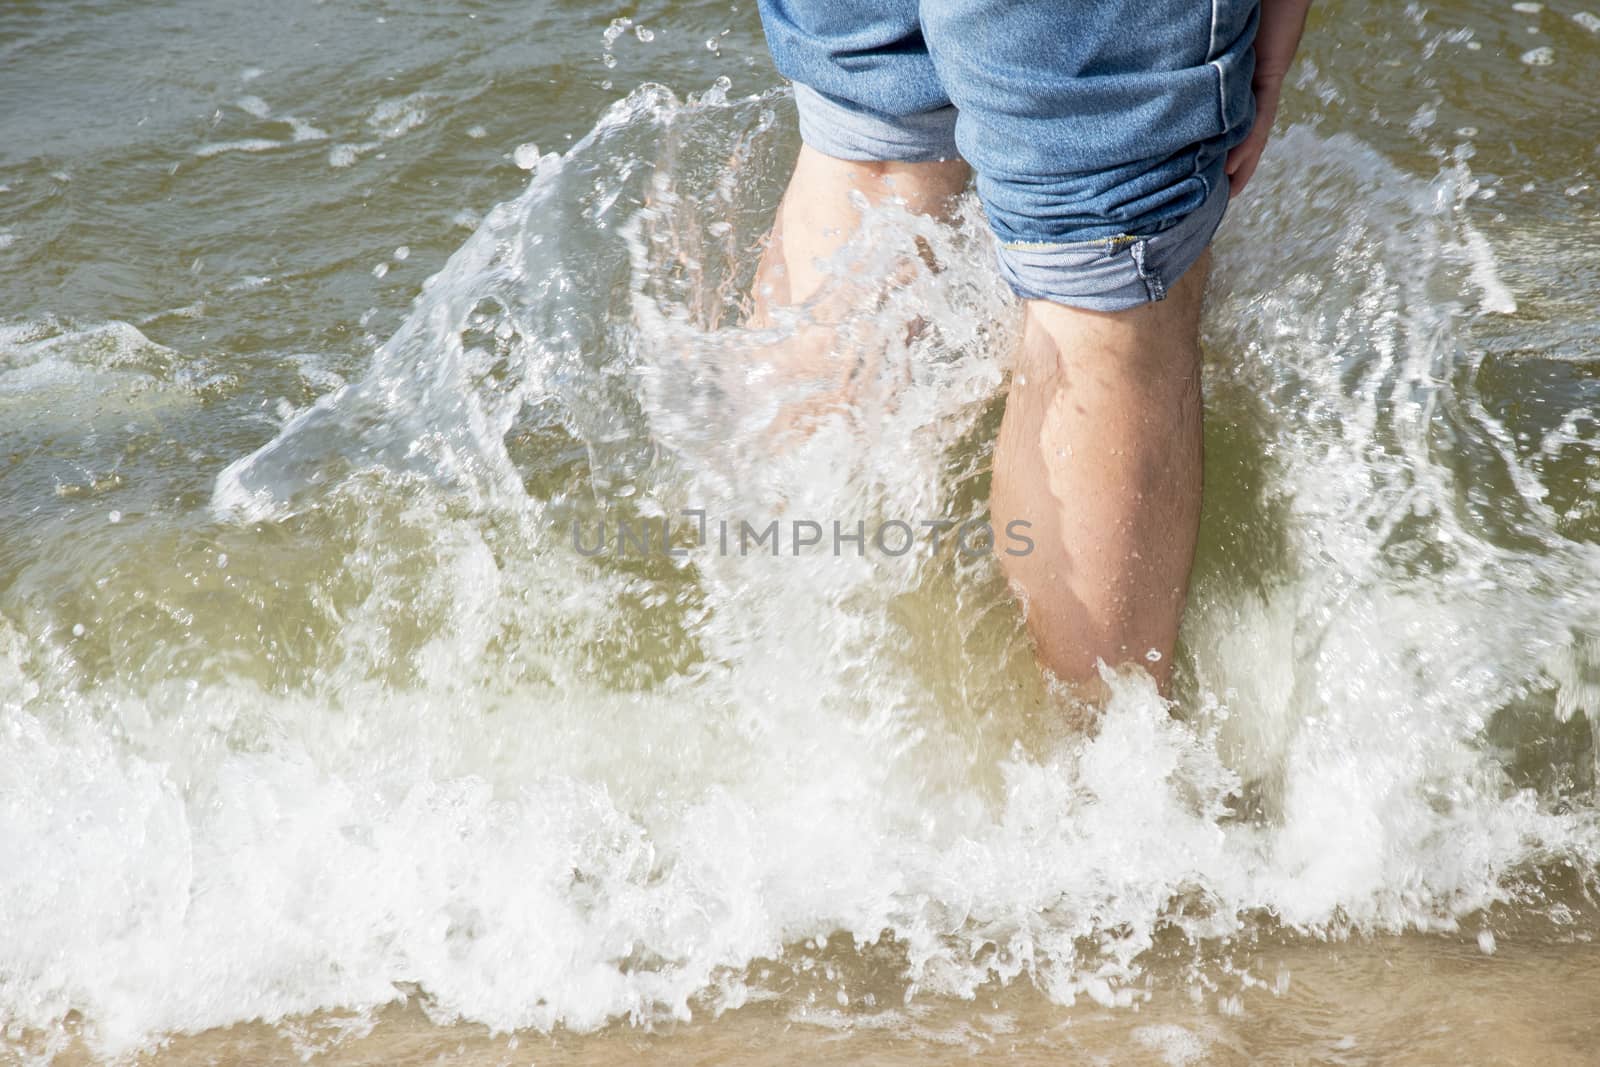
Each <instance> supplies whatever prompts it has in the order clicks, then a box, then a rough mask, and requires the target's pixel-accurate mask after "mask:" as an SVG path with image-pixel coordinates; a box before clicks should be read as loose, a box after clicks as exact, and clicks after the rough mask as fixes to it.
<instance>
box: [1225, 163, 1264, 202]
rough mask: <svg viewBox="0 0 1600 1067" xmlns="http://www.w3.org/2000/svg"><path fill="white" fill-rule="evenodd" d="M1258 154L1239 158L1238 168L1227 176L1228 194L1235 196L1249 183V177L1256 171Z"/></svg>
mask: <svg viewBox="0 0 1600 1067" xmlns="http://www.w3.org/2000/svg"><path fill="white" fill-rule="evenodd" d="M1260 159H1261V157H1260V156H1259V155H1257V156H1252V157H1251V158H1250V159H1249V160H1241V161H1240V166H1239V169H1238V170H1236V171H1234V172H1233V173H1232V174H1230V175H1229V176H1228V196H1229V197H1236V196H1238V195H1239V194H1240V193H1242V192H1244V187H1245V186H1246V185H1248V184H1249V183H1250V178H1251V176H1252V175H1254V174H1255V172H1256V163H1258V162H1259V161H1260Z"/></svg>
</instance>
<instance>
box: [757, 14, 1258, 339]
mask: <svg viewBox="0 0 1600 1067" xmlns="http://www.w3.org/2000/svg"><path fill="white" fill-rule="evenodd" d="M760 7H761V17H762V23H763V25H764V27H765V29H766V33H767V42H768V45H769V47H770V48H771V50H772V57H773V60H774V62H775V63H776V64H777V67H778V70H779V71H780V72H781V73H782V74H783V75H784V76H785V77H787V78H789V79H791V80H792V81H794V82H795V102H796V104H797V105H798V107H799V111H800V135H801V137H802V139H803V140H804V141H805V142H806V143H807V144H809V145H810V146H811V147H813V148H815V149H816V150H817V151H819V152H822V153H823V154H825V155H829V156H833V157H834V158H837V159H854V160H898V161H908V162H918V161H930V160H938V159H949V158H953V157H955V156H957V155H959V156H961V157H962V158H964V159H966V160H967V162H968V163H970V164H971V165H972V167H973V170H974V171H975V172H976V175H977V187H978V196H979V198H980V199H981V200H982V202H983V207H984V211H985V212H986V214H987V215H988V219H989V224H990V226H991V227H992V228H993V230H994V233H995V236H996V238H997V240H998V244H999V251H1000V269H1001V272H1002V274H1003V275H1004V276H1005V278H1006V280H1007V281H1008V282H1010V284H1011V286H1012V288H1013V289H1015V290H1016V291H1017V293H1018V294H1019V295H1021V296H1023V297H1026V298H1032V299H1044V300H1053V301H1056V302H1058V303H1062V304H1067V305H1069V306H1074V307H1082V308H1089V309H1092V310H1102V311H1116V310H1122V309H1124V308H1129V307H1134V306H1137V305H1139V304H1143V303H1146V302H1148V301H1151V300H1159V299H1161V298H1162V297H1163V296H1164V295H1165V294H1166V291H1167V289H1168V288H1169V287H1170V286H1171V285H1172V284H1173V283H1174V282H1176V281H1177V279H1178V277H1179V276H1181V275H1182V274H1183V272H1184V271H1185V270H1187V269H1188V268H1189V267H1190V266H1191V265H1192V264H1193V263H1194V261H1195V260H1196V259H1198V258H1199V257H1200V254H1201V253H1202V252H1203V251H1205V248H1206V246H1207V244H1209V243H1210V240H1211V236H1212V234H1213V233H1214V232H1215V231H1216V228H1217V225H1218V224H1219V223H1220V222H1221V220H1222V215H1223V212H1224V211H1225V209H1226V207H1227V196H1228V192H1227V184H1228V183H1227V178H1226V176H1225V175H1224V173H1223V163H1224V159H1225V157H1226V155H1227V152H1228V149H1230V148H1232V147H1233V146H1234V145H1236V144H1238V143H1239V142H1240V141H1242V140H1244V138H1245V137H1246V136H1247V135H1248V134H1249V132H1250V126H1251V124H1252V123H1253V122H1254V119H1255V98H1254V96H1253V94H1252V93H1251V90H1250V80H1251V76H1252V74H1253V73H1254V65H1255V60H1254V52H1253V42H1254V40H1255V31H1256V25H1257V22H1258V21H1259V0H1208V2H1199V3H1197V2H1195V0H1053V2H1052V0H1035V2H1032V3H1027V2H1019V0H920V2H919V0H760Z"/></svg>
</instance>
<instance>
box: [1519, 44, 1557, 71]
mask: <svg viewBox="0 0 1600 1067" xmlns="http://www.w3.org/2000/svg"><path fill="white" fill-rule="evenodd" d="M1522 61H1523V62H1524V63H1526V64H1527V65H1528V66H1530V67H1548V66H1549V65H1550V64H1552V63H1554V62H1555V61H1556V50H1555V49H1554V48H1549V47H1545V48H1530V49H1529V50H1528V51H1526V52H1524V53H1522Z"/></svg>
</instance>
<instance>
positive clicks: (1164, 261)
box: [998, 165, 1228, 311]
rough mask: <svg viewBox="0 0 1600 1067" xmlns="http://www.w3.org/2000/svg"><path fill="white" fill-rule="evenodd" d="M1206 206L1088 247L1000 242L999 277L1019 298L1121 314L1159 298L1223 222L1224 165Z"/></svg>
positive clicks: (1225, 201) (1074, 243)
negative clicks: (1157, 227)
mask: <svg viewBox="0 0 1600 1067" xmlns="http://www.w3.org/2000/svg"><path fill="white" fill-rule="evenodd" d="M1214 169H1215V170H1216V171H1217V175H1216V178H1215V179H1214V181H1213V182H1212V183H1211V186H1212V187H1211V191H1210V193H1209V194H1207V196H1206V199H1205V201H1204V202H1203V203H1202V204H1201V205H1200V206H1199V207H1198V208H1196V209H1195V210H1193V211H1191V212H1189V214H1187V215H1185V216H1184V217H1183V218H1181V219H1180V220H1178V221H1177V222H1176V223H1172V224H1170V225H1167V226H1166V227H1165V228H1163V229H1161V230H1159V231H1157V232H1155V233H1151V234H1148V235H1144V236H1140V235H1136V234H1118V235H1115V236H1112V237H1101V238H1097V239H1095V240H1090V241H1070V242H1066V243H1054V242H1041V243H1032V242H1022V241H1010V242H1002V243H1000V245H999V246H998V252H999V258H1000V274H1001V276H1002V277H1004V278H1005V280H1006V282H1007V283H1008V284H1009V285H1010V286H1011V288H1012V290H1013V291H1014V292H1015V293H1016V294H1017V295H1018V296H1019V297H1022V298H1023V299H1024V300H1049V301H1051V302H1052V303H1056V304H1064V305H1066V306H1067V307H1074V308H1082V309H1083V310H1085V311H1126V310H1127V309H1129V308H1134V307H1138V306H1140V305H1141V304H1148V303H1151V302H1153V301H1156V300H1161V299H1164V298H1165V297H1166V295H1167V290H1168V289H1170V288H1171V287H1172V286H1173V285H1176V284H1177V281H1178V279H1179V278H1181V277H1182V276H1183V273H1184V272H1185V271H1187V270H1188V269H1189V268H1190V267H1192V266H1193V265H1194V263H1195V261H1196V260H1198V259H1199V258H1200V255H1201V253H1203V252H1204V251H1205V250H1206V246H1207V245H1209V244H1210V243H1211V238H1212V236H1213V235H1214V234H1215V233H1216V232H1217V227H1218V226H1219V225H1220V224H1221V223H1222V216H1223V214H1224V212H1226V210H1227V207H1228V180H1227V176H1226V175H1225V174H1223V173H1221V171H1222V168H1221V166H1220V165H1219V166H1217V167H1216V168H1214Z"/></svg>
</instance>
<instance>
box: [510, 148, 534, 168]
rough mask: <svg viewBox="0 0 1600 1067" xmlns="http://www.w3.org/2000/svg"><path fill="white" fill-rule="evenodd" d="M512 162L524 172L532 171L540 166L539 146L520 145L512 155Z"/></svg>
mask: <svg viewBox="0 0 1600 1067" xmlns="http://www.w3.org/2000/svg"><path fill="white" fill-rule="evenodd" d="M511 160H512V162H514V163H516V165H517V166H519V167H521V168H522V169H523V170H532V169H533V168H534V167H537V166H538V165H539V146H538V145H536V144H532V143H529V144H519V145H517V147H516V150H515V151H513V152H512V153H511Z"/></svg>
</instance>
